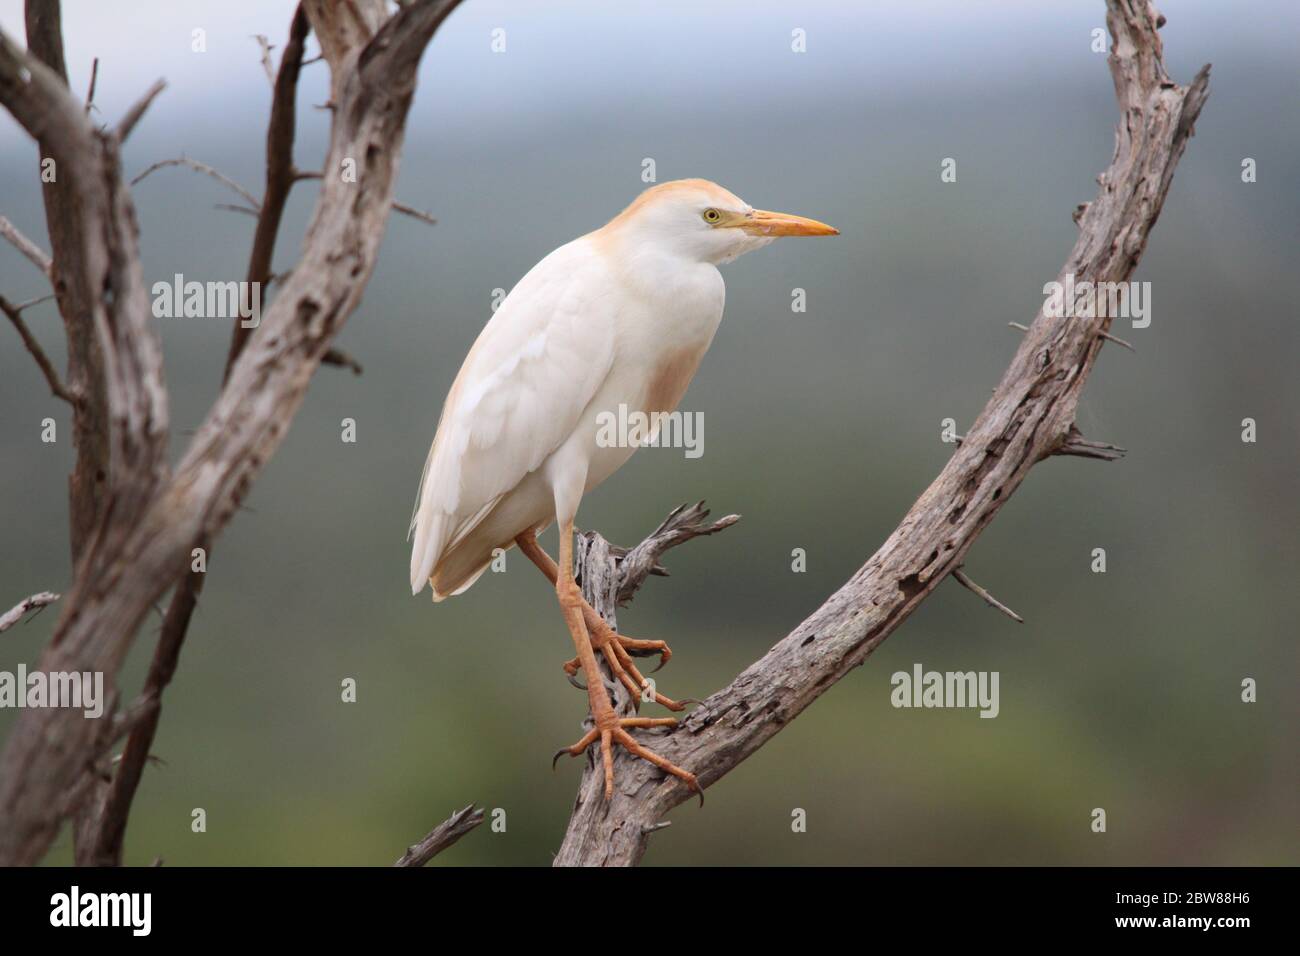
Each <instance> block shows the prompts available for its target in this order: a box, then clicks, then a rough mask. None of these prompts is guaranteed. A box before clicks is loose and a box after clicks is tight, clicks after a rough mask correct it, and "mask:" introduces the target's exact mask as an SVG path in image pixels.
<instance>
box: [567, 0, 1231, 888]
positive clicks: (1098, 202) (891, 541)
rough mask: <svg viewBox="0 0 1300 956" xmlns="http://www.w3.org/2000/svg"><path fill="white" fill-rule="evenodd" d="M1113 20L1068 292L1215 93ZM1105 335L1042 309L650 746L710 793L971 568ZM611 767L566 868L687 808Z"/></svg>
mask: <svg viewBox="0 0 1300 956" xmlns="http://www.w3.org/2000/svg"><path fill="white" fill-rule="evenodd" d="M1107 7H1108V13H1107V18H1106V19H1107V24H1108V26H1109V27H1110V32H1111V36H1112V38H1113V43H1112V46H1111V50H1112V52H1111V54H1110V69H1111V75H1112V77H1113V79H1114V84H1115V92H1116V96H1117V99H1118V101H1119V105H1120V109H1121V113H1122V118H1121V121H1120V123H1119V125H1118V127H1117V130H1116V144H1115V155H1114V159H1113V160H1112V161H1111V165H1110V167H1109V168H1108V169H1107V170H1106V171H1105V172H1104V173H1103V174H1102V175H1101V177H1100V184H1101V188H1100V191H1099V193H1098V195H1097V198H1096V199H1095V200H1094V201H1093V202H1092V203H1090V204H1088V205H1087V206H1086V207H1085V208H1083V209H1082V210H1081V211H1080V212H1079V215H1078V223H1079V238H1078V241H1077V242H1076V244H1075V247H1074V249H1073V251H1072V252H1071V253H1070V256H1069V258H1068V259H1067V260H1066V263H1065V266H1064V268H1063V269H1062V272H1061V275H1060V276H1058V280H1063V278H1064V276H1065V275H1067V274H1073V275H1074V276H1075V277H1076V278H1077V279H1078V280H1080V281H1082V280H1085V279H1086V280H1088V281H1094V282H1098V281H1112V282H1121V281H1126V280H1127V279H1128V277H1129V276H1130V275H1131V274H1132V272H1133V269H1134V268H1135V266H1136V265H1137V262H1138V259H1139V258H1140V257H1141V254H1142V251H1143V249H1144V248H1145V247H1146V242H1147V238H1148V236H1149V235H1150V231H1151V227H1152V226H1153V225H1154V224H1155V221H1156V218H1157V217H1158V216H1159V214H1160V209H1161V206H1162V205H1163V203H1164V199H1165V196H1166V194H1167V193H1168V190H1169V185H1170V182H1171V180H1172V177H1173V173H1174V168H1175V166H1176V165H1177V163H1178V160H1179V158H1180V157H1181V156H1182V153H1183V150H1184V148H1185V147H1186V145H1187V141H1188V138H1189V137H1190V136H1191V135H1192V131H1193V125H1194V123H1195V121H1196V117H1197V116H1198V115H1199V113H1200V111H1201V107H1202V105H1203V104H1204V102H1205V98H1206V96H1207V95H1208V82H1209V68H1208V67H1206V68H1204V69H1202V70H1201V71H1200V73H1198V74H1197V76H1196V78H1195V80H1193V82H1192V83H1191V85H1190V86H1186V87H1183V86H1178V85H1176V84H1174V83H1173V82H1172V81H1170V79H1169V77H1168V75H1167V74H1166V72H1165V68H1164V64H1163V61H1162V51H1161V43H1160V38H1159V36H1158V35H1157V33H1156V29H1157V26H1158V25H1159V23H1160V22H1163V21H1162V20H1160V19H1158V18H1159V14H1158V13H1157V12H1156V11H1155V10H1154V8H1152V7H1151V6H1150V4H1149V3H1148V2H1147V0H1108V3H1107ZM1109 323H1110V318H1109V317H1096V318H1090V319H1089V318H1069V319H1062V318H1051V317H1049V316H1047V315H1045V314H1044V312H1043V310H1041V309H1040V310H1039V313H1038V315H1037V317H1036V318H1035V319H1034V322H1033V324H1032V325H1031V326H1030V327H1029V330H1028V332H1027V333H1026V334H1025V336H1024V339H1023V340H1022V342H1021V344H1020V348H1019V349H1018V350H1017V352H1016V355H1015V358H1014V359H1013V360H1012V362H1011V365H1010V367H1009V368H1008V369H1007V371H1006V373H1005V375H1004V376H1003V379H1002V381H1001V383H1000V384H999V385H998V387H997V388H996V389H995V390H994V393H993V396H992V398H991V399H990V400H989V402H988V404H987V405H986V406H985V407H984V410H983V412H981V413H980V416H979V417H978V418H977V419H976V421H975V424H974V425H973V426H971V429H970V431H969V432H968V433H967V435H966V436H965V439H964V440H963V441H962V443H961V445H960V446H959V447H958V449H957V451H956V452H955V454H954V455H953V456H952V458H951V459H950V460H949V462H948V464H947V466H945V468H944V469H943V471H942V472H941V473H940V475H939V476H938V478H936V479H935V480H934V482H933V483H932V484H931V485H930V487H929V488H928V489H927V490H926V491H925V493H924V494H922V495H921V497H920V498H919V499H918V500H917V502H916V503H915V504H914V505H913V506H912V508H911V510H909V511H908V513H907V515H906V516H905V517H904V518H903V520H902V522H901V523H900V524H899V526H898V528H897V529H896V530H895V531H894V532H893V534H891V535H890V536H889V538H888V540H886V541H885V543H884V544H883V545H882V546H881V547H880V549H879V550H877V551H876V553H875V554H874V555H872V556H871V558H869V559H868V560H867V562H866V564H865V565H863V566H862V568H861V569H859V570H858V572H857V573H856V574H854V575H853V577H852V578H851V579H850V580H849V581H848V582H847V583H846V584H844V586H843V587H841V588H840V589H839V590H838V591H837V592H836V593H835V594H833V595H831V596H830V598H828V599H827V601H826V602H825V603H824V604H823V605H822V606H821V607H819V608H818V609H817V610H816V611H814V612H813V614H812V615H811V616H810V617H809V618H808V619H807V620H805V621H804V622H803V623H802V624H800V625H799V626H798V627H797V628H795V629H794V631H792V632H791V633H790V634H789V635H787V636H786V637H784V638H783V639H782V640H781V641H779V642H778V643H777V644H776V645H775V646H774V647H773V648H772V649H771V650H770V651H769V652H768V653H767V654H766V655H764V656H763V657H762V658H761V659H760V660H758V661H756V662H755V663H754V664H752V665H750V666H749V667H748V668H746V669H745V671H744V672H743V673H741V674H740V675H739V676H738V677H737V678H736V679H735V680H734V681H732V683H731V684H730V685H729V686H727V687H725V688H723V689H722V690H720V691H718V692H717V693H715V694H713V695H712V696H711V697H709V698H708V699H707V700H705V701H704V702H703V703H702V704H701V705H700V706H699V707H697V708H696V709H695V710H694V711H693V712H692V713H691V714H690V715H689V716H688V717H687V718H686V719H685V720H684V721H683V722H682V724H681V725H680V726H679V727H677V728H676V729H675V730H674V731H672V732H671V733H668V734H664V735H662V736H660V737H657V738H655V739H654V749H655V750H656V752H658V753H659V754H660V755H661V756H662V757H664V758H665V759H667V760H669V761H671V762H672V763H674V764H676V765H677V766H679V767H685V768H686V769H688V770H690V771H692V772H693V773H695V774H696V775H697V777H698V778H699V780H700V782H701V783H702V784H705V785H708V784H712V783H714V782H716V781H717V780H719V779H720V778H721V777H722V776H724V775H725V774H727V773H729V772H730V771H731V770H733V769H734V768H735V767H736V766H737V765H738V764H739V763H740V762H741V761H743V760H744V759H745V758H746V757H748V756H749V755H750V754H752V753H754V751H756V750H757V749H758V748H759V747H761V746H762V745H763V744H764V743H766V742H767V741H768V740H769V739H771V737H773V736H774V735H775V734H776V733H778V732H779V731H780V730H781V729H782V728H783V727H785V726H786V725H788V724H789V723H790V721H792V720H794V719H795V718H796V717H797V716H798V715H799V714H800V713H801V712H802V711H803V710H804V708H806V707H807V706H809V705H810V704H811V703H812V702H813V701H814V700H816V699H817V698H818V697H820V696H821V695H822V694H823V693H825V692H826V691H827V690H828V689H829V688H830V687H831V686H832V685H834V684H835V683H836V681H838V680H839V679H840V678H842V677H843V676H844V675H845V674H847V673H848V672H849V671H851V670H852V669H853V668H855V667H857V666H859V665H860V664H862V663H863V662H864V661H865V660H866V659H867V657H868V656H870V654H871V653H872V651H874V650H875V649H876V648H877V647H878V646H879V645H880V643H881V642H882V641H884V640H885V638H887V637H888V636H889V635H890V634H892V633H893V632H894V630H895V629H897V627H898V626H899V625H900V624H901V623H902V622H903V621H904V620H906V619H907V617H908V616H909V615H910V614H911V613H912V612H913V611H914V610H915V609H916V607H917V606H918V605H919V604H920V603H921V602H922V601H923V600H924V599H925V598H926V597H927V596H928V595H929V594H930V592H931V591H933V590H934V588H935V587H936V586H937V585H938V583H939V582H940V581H942V580H943V579H944V578H945V577H947V576H948V575H949V574H952V573H953V571H954V570H956V569H957V568H960V567H961V564H962V562H963V560H964V559H965V557H966V554H967V552H968V551H969V550H970V548H971V546H972V545H973V544H974V542H975V540H976V538H977V537H978V536H979V534H980V532H982V531H983V530H984V528H985V527H987V526H988V524H989V522H990V521H992V520H993V518H994V517H995V516H996V515H997V513H998V511H999V510H1000V509H1001V507H1002V505H1003V504H1004V503H1005V502H1006V501H1007V499H1008V498H1010V497H1011V495H1012V494H1013V493H1014V492H1015V490H1016V488H1018V487H1019V485H1020V483H1021V482H1022V481H1023V480H1024V479H1025V477H1026V475H1028V473H1029V470H1030V469H1031V468H1032V467H1033V466H1034V465H1035V464H1036V463H1037V462H1039V461H1042V460H1043V459H1044V458H1047V457H1049V456H1051V455H1053V454H1056V453H1058V452H1060V451H1062V450H1063V449H1069V448H1077V447H1078V446H1079V445H1080V444H1081V443H1080V440H1079V439H1078V438H1077V437H1073V436H1074V435H1075V434H1076V432H1075V430H1074V429H1073V422H1074V416H1075V409H1076V407H1077V403H1078V399H1079V394H1080V392H1081V390H1082V388H1083V386H1084V383H1085V382H1086V381H1087V378H1088V374H1089V372H1091V370H1092V367H1093V365H1094V363H1095V362H1096V359H1097V356H1098V354H1099V352H1100V349H1101V344H1102V339H1101V336H1100V335H1099V334H1098V333H1099V332H1104V331H1107V328H1108V325H1109ZM1073 453H1077V452H1073ZM585 594H586V590H585V588H584V595H585ZM598 609H599V608H598ZM616 759H617V766H616V768H615V790H614V797H613V799H612V800H611V801H608V802H606V801H605V800H604V798H603V786H604V785H603V779H602V774H601V773H598V772H595V771H594V768H593V767H592V765H591V763H590V761H589V763H588V769H587V771H586V772H585V773H584V775H583V781H582V784H581V786H580V788H579V791H578V797H577V801H576V804H575V807H574V811H573V815H572V817H571V818H570V820H569V826H568V830H567V832H566V834H565V837H564V841H563V843H562V845H561V847H560V849H559V852H558V853H557V854H556V857H555V863H556V865H557V866H565V865H624V866H626V865H632V864H634V863H636V862H637V861H638V860H639V859H640V858H641V856H642V855H643V854H644V853H645V849H646V846H647V843H648V840H649V835H648V834H649V833H650V832H653V828H654V827H655V825H656V824H657V822H658V821H659V820H660V818H661V817H662V816H663V815H664V814H665V813H666V812H667V811H668V810H670V809H672V808H673V807H675V806H677V805H678V804H679V803H681V802H683V801H684V800H686V799H687V798H688V797H689V796H690V791H689V790H688V789H687V788H686V786H685V785H684V784H682V783H681V782H680V781H679V780H677V779H676V778H675V777H667V778H665V777H664V776H663V774H662V773H661V772H660V771H659V770H657V769H656V768H655V767H653V766H652V765H650V764H648V763H646V762H644V761H639V760H636V759H635V758H632V757H630V756H628V755H627V754H624V753H622V752H621V751H620V752H619V755H618V757H617V758H616Z"/></svg>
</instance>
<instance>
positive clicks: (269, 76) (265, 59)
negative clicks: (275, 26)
mask: <svg viewBox="0 0 1300 956" xmlns="http://www.w3.org/2000/svg"><path fill="white" fill-rule="evenodd" d="M253 39H254V40H256V41H257V45H258V47H260V48H261V50H262V69H263V70H265V71H266V82H268V83H270V84H271V89H275V66H274V65H273V64H272V62H271V49H272V47H271V41H270V40H268V39H267V38H266V35H265V34H262V33H254V34H253Z"/></svg>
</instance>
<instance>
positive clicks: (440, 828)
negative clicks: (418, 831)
mask: <svg viewBox="0 0 1300 956" xmlns="http://www.w3.org/2000/svg"><path fill="white" fill-rule="evenodd" d="M482 822H483V811H482V810H479V809H476V808H475V806H474V804H472V803H471V804H470V805H469V806H467V807H464V808H463V809H460V810H457V811H456V812H455V813H453V814H452V815H451V816H449V817H448V818H447V819H446V820H444V821H443V822H442V823H439V824H438V825H437V826H436V827H434V828H433V829H432V830H430V831H429V832H428V833H427V834H426V835H425V837H424V839H422V840H421V841H420V842H419V843H416V844H414V845H412V846H408V847H407V848H406V852H405V853H403V854H402V857H401V859H399V860H398V861H397V862H396V863H394V864H393V866H424V865H425V864H426V863H428V862H429V861H430V860H432V859H433V858H434V857H435V856H437V855H438V854H439V853H441V852H442V851H443V850H445V849H447V847H449V846H451V845H452V844H453V843H455V842H456V841H457V840H459V839H460V838H461V837H463V836H464V835H465V834H466V833H469V831H470V830H473V829H474V828H475V827H476V826H478V825H479V824H481V823H482Z"/></svg>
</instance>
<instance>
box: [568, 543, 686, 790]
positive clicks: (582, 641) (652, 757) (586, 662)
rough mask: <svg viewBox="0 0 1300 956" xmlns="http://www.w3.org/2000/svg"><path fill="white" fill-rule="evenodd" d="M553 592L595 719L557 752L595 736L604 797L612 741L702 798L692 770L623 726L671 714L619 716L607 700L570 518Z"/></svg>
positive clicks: (610, 783)
mask: <svg viewBox="0 0 1300 956" xmlns="http://www.w3.org/2000/svg"><path fill="white" fill-rule="evenodd" d="M555 594H556V597H557V598H558V599H559V602H560V610H561V611H562V612H563V613H564V621H565V623H566V624H568V626H569V634H570V635H571V636H572V637H573V645H574V647H575V648H576V649H577V651H578V660H579V661H580V662H581V664H582V670H583V673H584V674H585V676H586V678H587V699H588V700H589V701H590V703H591V716H592V718H593V720H594V721H595V723H596V726H595V727H593V728H592V729H591V730H590V731H588V732H587V733H586V734H585V735H584V736H583V737H582V739H581V740H579V741H578V742H577V743H576V744H574V745H573V746H571V747H566V748H564V750H561V751H560V753H568V754H570V755H572V756H575V757H576V756H577V755H578V754H581V753H583V752H585V751H586V749H587V748H588V747H590V746H591V745H592V744H593V743H595V742H596V741H597V740H599V741H600V754H601V760H602V761H603V763H604V765H605V799H606V800H609V799H611V798H612V797H613V796H614V756H613V752H612V750H613V744H615V743H617V744H619V745H620V746H622V747H623V749H625V750H627V751H628V753H631V754H633V755H634V756H637V757H640V758H642V759H643V760H648V761H650V762H651V763H652V764H654V765H655V766H656V767H659V768H660V769H661V770H664V771H666V772H668V773H670V774H672V775H673V776H675V777H679V778H681V779H682V780H684V781H685V782H686V784H687V786H689V787H690V788H691V789H692V790H695V791H697V792H698V793H699V794H700V798H701V799H703V797H704V791H703V790H701V789H700V784H699V781H697V780H696V779H695V775H694V774H693V773H690V772H689V771H686V770H683V769H682V768H680V767H678V766H675V765H674V764H672V763H670V762H669V761H667V760H665V759H664V758H663V757H660V756H659V755H658V754H656V753H653V752H651V751H649V750H647V749H646V748H644V747H642V746H641V745H640V744H639V743H637V741H636V739H635V738H634V737H633V736H632V735H631V734H629V733H628V732H627V730H625V729H624V728H626V727H666V726H671V725H672V724H675V723H676V721H675V720H673V718H671V717H665V718H659V719H653V718H648V717H627V718H623V719H621V720H620V719H619V717H618V715H617V714H616V713H615V712H614V705H613V704H612V703H611V702H610V699H609V694H608V693H607V692H606V691H605V685H604V683H603V682H602V681H601V677H600V668H599V667H598V666H597V664H596V652H595V650H594V649H593V647H592V640H591V636H590V635H589V634H588V633H587V625H586V622H585V621H584V620H583V613H582V608H583V601H582V592H581V591H579V590H578V585H577V582H575V581H574V580H573V522H572V521H569V522H566V523H565V524H564V526H563V527H561V528H560V568H559V572H558V581H557V583H556V585H555ZM558 756H559V754H557V755H556V757H557V758H558Z"/></svg>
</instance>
